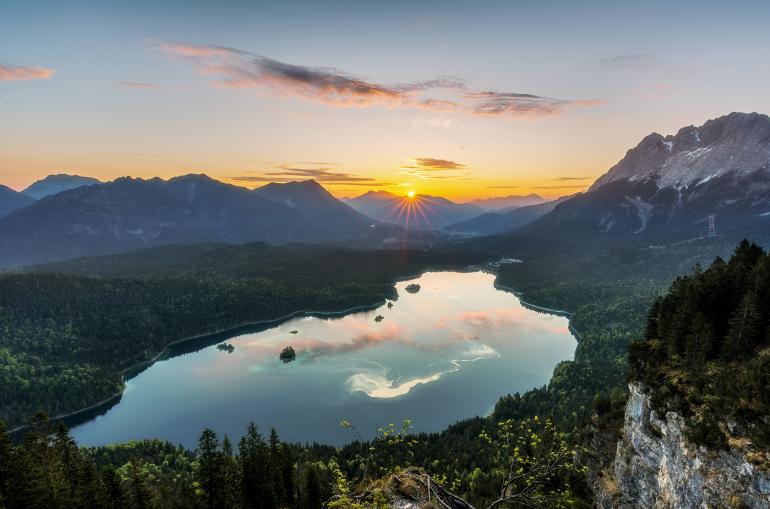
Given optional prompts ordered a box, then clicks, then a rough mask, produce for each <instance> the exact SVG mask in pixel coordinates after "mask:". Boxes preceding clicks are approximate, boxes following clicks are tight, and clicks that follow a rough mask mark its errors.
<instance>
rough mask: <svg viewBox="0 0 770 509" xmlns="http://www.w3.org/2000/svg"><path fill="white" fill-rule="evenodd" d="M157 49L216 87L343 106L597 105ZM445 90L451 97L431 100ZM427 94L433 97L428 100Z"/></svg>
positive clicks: (558, 108) (555, 108)
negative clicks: (388, 81) (181, 60)
mask: <svg viewBox="0 0 770 509" xmlns="http://www.w3.org/2000/svg"><path fill="white" fill-rule="evenodd" d="M155 47H156V49H158V50H159V51H162V52H164V53H167V54H171V55H174V56H177V57H182V58H184V59H186V60H189V61H192V62H193V63H194V64H195V65H196V66H197V67H198V69H199V70H200V71H201V72H203V73H204V74H208V75H212V76H216V77H217V81H216V84H218V85H219V86H224V87H230V88H259V89H266V90H270V91H272V92H273V93H275V94H277V95H284V96H295V97H301V98H303V99H306V100H310V101H315V102H319V103H322V104H327V105H331V106H338V107H359V108H368V107H373V106H381V107H386V108H390V109H397V108H398V109H403V108H409V109H422V110H430V111H457V112H464V113H468V114H471V115H479V116H499V115H507V116H510V117H537V116H546V115H555V114H559V113H562V112H564V111H565V110H567V109H570V108H573V107H578V106H593V105H596V104H598V103H599V101H596V100H584V99H578V100H570V99H554V98H550V97H544V96H539V95H535V94H523V93H516V92H496V91H489V90H487V91H480V90H473V89H471V88H469V87H468V86H467V85H466V84H465V83H464V82H463V81H462V80H460V79H458V78H453V77H446V78H437V79H431V80H424V81H417V82H413V83H402V84H396V85H384V84H379V83H375V82H371V81H367V80H365V79H363V78H358V77H355V76H352V75H350V74H347V73H345V72H343V71H340V70H338V69H334V68H326V67H307V66H301V65H294V64H287V63H284V62H279V61H277V60H273V59H270V58H266V57H263V56H260V55H256V54H253V53H249V52H246V51H242V50H237V49H234V48H226V47H222V46H207V45H190V44H182V43H164V42H161V43H156V44H155ZM435 91H443V92H444V95H446V94H451V97H449V98H446V97H434V96H430V94H431V93H433V92H435ZM426 95H427V96H426Z"/></svg>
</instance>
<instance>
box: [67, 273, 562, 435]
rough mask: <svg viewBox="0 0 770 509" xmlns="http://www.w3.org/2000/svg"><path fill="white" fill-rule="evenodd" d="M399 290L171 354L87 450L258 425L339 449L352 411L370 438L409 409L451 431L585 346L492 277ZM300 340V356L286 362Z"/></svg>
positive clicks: (426, 277) (470, 276) (86, 430)
mask: <svg viewBox="0 0 770 509" xmlns="http://www.w3.org/2000/svg"><path fill="white" fill-rule="evenodd" d="M410 285H419V289H417V288H416V287H414V286H410ZM407 287H409V289H410V290H411V291H407ZM396 289H397V291H398V299H397V300H395V301H393V302H391V303H390V304H391V306H389V305H387V304H386V305H382V306H380V307H378V308H377V309H374V310H371V311H361V312H355V313H351V314H348V315H345V316H341V317H335V318H328V317H312V316H304V317H297V318H293V319H290V320H287V321H285V322H283V323H281V324H279V325H273V326H270V327H269V328H268V327H264V328H263V329H264V330H260V331H256V332H250V333H247V334H240V335H235V336H232V337H229V338H227V339H226V342H227V344H229V345H232V346H233V347H234V349H232V351H230V352H228V351H227V350H223V349H218V348H217V345H215V344H212V345H210V346H208V347H205V348H202V349H200V350H198V351H195V352H192V353H186V354H182V355H177V356H170V357H169V358H166V359H164V360H161V361H158V362H156V363H155V364H154V365H152V366H151V367H150V368H148V369H146V370H144V371H143V372H141V373H139V374H138V375H137V376H135V377H133V378H131V379H130V380H128V381H127V383H126V390H125V392H124V394H123V397H122V398H121V399H120V401H119V403H117V404H116V405H114V406H112V407H111V408H109V409H108V410H107V411H106V412H104V413H103V415H99V416H97V417H95V418H94V419H92V420H90V421H88V422H86V423H84V424H81V425H78V426H76V427H74V428H73V430H72V434H73V436H74V437H75V438H76V439H77V441H78V442H80V443H81V444H83V445H102V444H106V443H111V442H123V441H128V440H134V439H141V438H160V439H165V440H169V441H171V442H173V443H181V444H184V445H186V446H188V447H195V446H196V445H197V441H198V437H199V435H200V432H201V431H202V430H203V428H205V427H210V428H212V429H214V430H215V431H216V432H217V433H218V434H219V435H220V437H221V436H222V434H225V433H226V434H228V435H229V436H230V437H231V439H233V441H234V442H237V439H238V438H239V437H240V436H241V435H242V434H243V433H244V431H245V429H246V426H247V424H248V423H249V422H250V421H254V422H255V423H256V424H257V425H258V426H259V427H260V429H261V430H262V431H263V432H268V431H269V429H270V428H271V427H274V428H276V429H277V430H278V433H279V435H280V436H281V438H283V439H284V440H287V441H291V442H294V441H302V442H305V441H309V442H313V441H317V442H324V443H329V444H335V445H340V444H343V443H345V442H348V441H351V440H353V439H354V438H355V437H354V436H353V434H352V433H351V430H349V429H343V428H341V427H340V425H339V423H340V420H341V419H346V420H348V421H350V422H351V423H353V424H354V425H355V426H356V427H357V428H358V429H359V430H360V431H361V433H362V434H363V435H364V436H365V437H366V438H371V437H372V436H374V434H375V432H376V429H377V427H378V426H382V425H387V424H389V423H396V424H400V423H401V421H402V420H403V419H404V418H409V419H411V420H412V422H413V424H414V431H439V430H441V429H443V428H445V427H446V426H447V425H448V424H451V423H453V422H455V421H457V420H460V419H464V418H468V417H472V416H475V415H484V414H487V413H489V412H490V411H491V409H492V408H493V407H494V405H495V403H496V402H497V400H498V399H499V398H500V397H501V396H503V395H506V394H510V393H514V392H523V391H526V390H528V389H531V388H534V387H539V386H542V385H543V384H545V383H547V382H548V380H549V378H550V376H551V374H552V372H553V369H554V367H555V366H556V364H557V363H558V362H560V361H563V360H566V359H571V358H572V356H573V354H574V351H575V346H576V343H575V340H574V338H573V337H572V335H571V334H570V332H569V329H568V320H567V318H565V317H563V316H557V315H552V314H547V313H543V312H540V311H535V310H532V309H528V308H525V307H524V306H522V305H521V303H520V302H519V299H518V298H517V297H516V296H515V295H513V294H512V293H509V292H505V291H502V290H498V289H496V288H495V287H494V275H492V274H488V273H485V272H427V273H424V274H423V275H421V276H420V277H417V278H415V279H413V280H410V281H402V282H399V283H397V284H396ZM220 344H221V343H220ZM287 346H291V347H292V348H293V349H294V350H295V351H296V359H295V360H294V361H292V362H287V363H284V362H282V361H281V360H280V359H279V355H280V353H281V351H282V350H283V349H284V348H285V347H287Z"/></svg>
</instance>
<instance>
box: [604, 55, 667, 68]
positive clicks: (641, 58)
mask: <svg viewBox="0 0 770 509" xmlns="http://www.w3.org/2000/svg"><path fill="white" fill-rule="evenodd" d="M653 58H654V57H653V55H652V54H651V53H645V52H637V53H627V54H623V55H613V56H609V57H606V58H603V59H601V60H599V64H601V65H605V66H608V67H625V66H629V65H637V64H643V63H647V62H650V61H651V60H653Z"/></svg>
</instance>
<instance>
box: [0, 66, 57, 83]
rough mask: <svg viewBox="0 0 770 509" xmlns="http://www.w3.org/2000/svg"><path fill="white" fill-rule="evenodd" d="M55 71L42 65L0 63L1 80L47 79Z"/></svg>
mask: <svg viewBox="0 0 770 509" xmlns="http://www.w3.org/2000/svg"><path fill="white" fill-rule="evenodd" d="M55 72H56V71H53V70H51V69H44V68H42V67H24V66H20V65H6V64H0V81H28V80H47V79H48V78H50V77H51V76H53V75H54V73H55Z"/></svg>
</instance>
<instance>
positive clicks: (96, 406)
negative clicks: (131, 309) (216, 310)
mask: <svg viewBox="0 0 770 509" xmlns="http://www.w3.org/2000/svg"><path fill="white" fill-rule="evenodd" d="M446 271H454V272H486V273H488V274H491V275H493V276H495V280H494V282H493V286H494V288H495V289H497V290H501V291H504V292H507V293H511V294H513V295H514V296H515V297H516V298H517V299H519V303H520V304H521V305H522V306H523V307H525V308H528V309H531V310H534V311H540V312H544V313H547V314H552V315H556V316H563V317H565V318H567V319H568V320H569V324H568V329H569V332H570V333H571V334H572V335H573V336H574V337H575V339H576V340H577V341H580V340H581V336H580V333H579V332H578V331H577V330H576V329H575V328H574V327H573V326H572V313H570V312H569V311H565V310H559V309H551V308H546V307H543V306H538V305H536V304H531V303H529V302H526V301H525V300H523V299H522V293H521V292H520V291H517V290H515V289H514V288H512V287H509V286H506V285H502V284H498V282H497V278H498V273H497V272H496V271H495V270H490V268H489V267H488V266H486V265H465V266H462V267H452V266H437V267H429V268H426V269H424V270H421V271H419V272H417V273H414V274H409V275H404V276H399V277H396V278H394V279H392V281H391V284H392V286H393V290H394V293H396V292H395V285H396V284H397V283H400V282H404V281H410V280H413V279H417V278H419V277H422V276H423V275H424V274H426V273H428V272H446ZM395 299H396V300H397V299H398V294H397V293H396V295H395ZM387 302H388V299H382V300H379V301H377V302H374V303H371V304H362V305H359V306H352V307H349V308H345V309H342V310H336V311H314V310H308V309H301V310H297V311H292V312H290V313H286V314H283V315H281V316H278V317H276V318H268V319H263V320H256V321H250V322H243V323H240V324H237V325H234V326H231V327H225V328H222V329H218V330H215V331H210V332H205V333H201V334H196V335H194V336H187V337H184V338H180V339H177V340H174V341H171V342H169V343H167V344H166V345H165V346H164V347H163V349H162V350H160V351H159V352H158V353H157V354H156V355H154V356H153V357H152V358H151V359H148V360H145V361H142V362H139V363H136V364H132V365H131V366H128V367H126V368H124V369H122V370H121V372H120V376H121V385H122V387H121V389H120V390H119V391H118V392H116V393H114V394H112V395H111V396H108V397H107V398H104V399H102V400H101V401H98V402H96V403H93V404H91V405H89V406H87V407H84V408H80V409H78V410H73V411H72V412H67V413H63V414H58V415H55V416H53V417H49V418H48V421H49V422H50V423H56V422H60V421H64V420H68V419H76V418H77V417H78V416H85V415H86V414H89V413H91V412H95V411H98V410H100V409H106V410H109V408H110V407H112V406H114V405H116V404H117V403H119V402H120V399H121V398H122V397H123V393H124V392H125V390H126V382H127V381H129V380H131V379H132V378H133V377H135V376H137V375H139V374H140V373H141V372H142V371H144V370H145V369H148V368H150V367H152V366H153V365H154V364H155V363H156V362H158V361H160V360H163V359H164V357H165V356H166V355H168V354H169V353H171V352H170V350H171V349H173V348H174V347H177V346H182V345H185V344H191V343H194V342H195V341H205V340H207V339H210V340H213V339H215V338H216V336H228V338H232V337H235V336H237V335H239V334H238V332H239V331H244V333H245V331H246V330H247V329H253V328H257V327H262V326H271V325H272V326H277V325H281V324H282V323H284V322H287V321H289V320H292V319H294V318H299V317H317V318H325V317H341V316H346V315H349V314H351V313H357V312H364V311H373V310H375V309H377V308H379V307H381V306H383V305H385V304H386V303H387ZM228 338H224V339H223V340H226V339H228ZM218 342H219V341H212V343H211V344H214V343H218ZM209 346H210V345H209ZM172 357H173V356H172ZM572 360H574V359H572ZM549 381H550V380H549ZM492 410H493V411H494V408H493V409H492ZM98 415H101V414H97V415H95V416H94V417H92V418H91V419H87V420H84V421H82V422H80V423H78V424H75V425H74V426H68V428H71V427H77V426H79V425H80V424H85V423H86V422H88V421H89V420H92V419H93V418H96V417H98ZM29 428H30V425H29V424H22V425H20V426H17V427H15V428H12V429H10V430H7V431H6V433H7V434H8V435H9V436H11V438H12V439H18V438H20V437H21V434H22V433H23V432H24V431H25V430H27V429H29Z"/></svg>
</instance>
